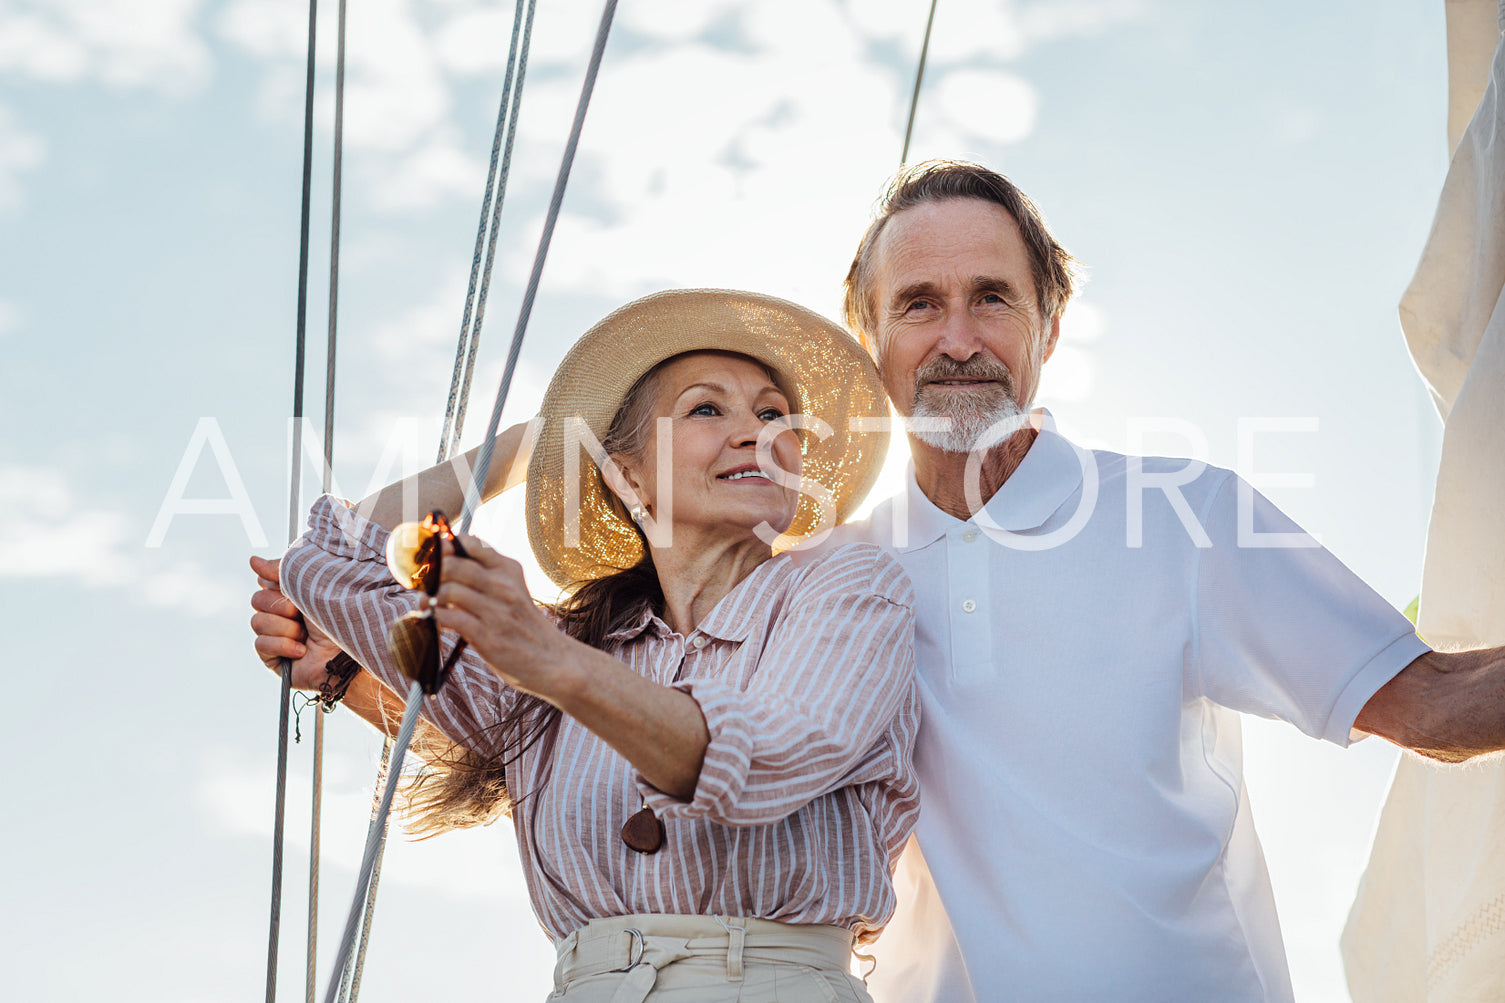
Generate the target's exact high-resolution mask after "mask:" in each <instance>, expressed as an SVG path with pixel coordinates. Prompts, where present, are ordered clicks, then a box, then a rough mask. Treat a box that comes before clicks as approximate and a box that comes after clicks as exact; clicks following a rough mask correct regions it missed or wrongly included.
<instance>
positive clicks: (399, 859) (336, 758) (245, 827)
mask: <svg viewBox="0 0 1505 1003" xmlns="http://www.w3.org/2000/svg"><path fill="white" fill-rule="evenodd" d="M269 678H270V677H269ZM310 713H311V712H310ZM309 721H310V714H309V713H305V714H304V715H303V727H304V736H305V740H307V736H308V734H309V731H310V729H311V727H312V726H311V725H310V723H309ZM335 723H336V722H335V720H334V719H330V723H329V725H327V727H330V726H333V725H334V724H335ZM340 723H344V722H340ZM346 746H348V743H338V744H337V743H334V742H327V743H326V750H325V760H324V776H323V791H322V801H323V804H322V808H323V810H322V812H321V813H320V826H319V827H320V840H319V843H320V863H321V865H322V866H327V867H330V868H339V869H340V870H342V871H344V872H346V873H349V874H354V872H355V870H356V868H357V867H358V866H359V864H360V860H361V852H362V848H363V847H364V845H365V839H366V826H367V822H368V820H369V818H370V814H371V791H372V787H373V785H374V783H373V782H374V779H375V772H376V771H375V768H374V767H373V766H372V765H371V764H369V763H367V762H364V761H363V757H361V756H359V755H356V754H352V753H350V752H348V751H345V747H346ZM238 759H239V757H232V756H231V755H229V754H228V753H226V752H223V751H210V752H208V753H207V754H206V755H205V756H204V761H205V765H204V766H203V768H202V770H201V772H200V775H199V781H198V785H197V791H196V795H197V801H198V805H199V809H200V810H201V811H202V812H203V813H204V814H205V815H206V816H208V817H209V818H210V819H211V820H212V821H213V822H214V824H216V825H217V826H218V827H219V828H220V829H221V830H223V831H226V832H229V833H233V834H235V835H241V836H250V837H254V838H257V839H262V840H266V841H267V842H270V840H271V835H272V812H271V811H270V810H268V808H269V806H270V805H272V804H273V800H274V798H275V794H276V776H275V773H274V771H273V770H271V769H269V768H268V767H267V766H266V765H265V764H258V765H255V766H252V765H251V764H249V763H247V762H241V761H238ZM311 794H312V786H311V784H310V782H309V780H308V777H307V776H306V775H305V774H303V773H302V772H301V771H290V772H289V775H288V786H287V818H286V820H285V823H284V830H283V831H284V834H285V839H286V841H287V845H288V847H289V849H290V851H293V850H296V851H301V852H302V853H304V854H306V853H307V852H308V845H309V839H308V834H309V816H310V811H309V806H310V802H311ZM382 881H383V882H384V883H385V882H387V881H395V882H397V883H399V884H403V885H408V886H411V887H416V888H423V889H427V890H431V891H436V892H439V893H441V894H444V895H447V896H449V897H451V898H455V899H463V900H470V901H482V902H488V903H492V904H495V903H497V902H510V903H515V904H518V905H521V904H524V903H526V902H527V901H528V893H527V886H526V885H525V883H524V880H523V875H522V865H521V864H520V862H519V861H518V859H517V843H516V838H515V836H514V835H513V833H512V827H511V823H509V822H507V821H505V820H502V821H498V822H497V823H495V824H494V825H490V826H486V827H484V828H481V829H470V830H464V831H460V832H452V833H446V834H445V835H443V836H440V837H438V838H436V839H432V840H425V841H423V842H418V843H414V842H410V841H408V840H407V839H405V838H404V835H403V831H402V823H401V820H400V819H395V818H394V819H393V823H392V829H391V835H390V838H389V839H388V841H387V853H386V857H385V858H384V860H383V863H382ZM335 884H336V886H338V887H345V885H344V883H343V882H336V883H335ZM336 913H337V914H339V915H343V914H344V906H340V907H339V908H338V909H337V910H336Z"/></svg>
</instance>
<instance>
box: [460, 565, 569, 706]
mask: <svg viewBox="0 0 1505 1003" xmlns="http://www.w3.org/2000/svg"><path fill="white" fill-rule="evenodd" d="M460 544H461V546H462V547H463V548H464V553H465V555H466V556H464V557H460V556H455V552H454V549H453V546H454V545H453V544H452V543H450V542H448V541H446V543H445V550H444V564H443V568H442V572H441V575H440V585H439V591H438V593H437V594H436V595H435V597H434V598H435V600H436V601H437V606H436V608H435V614H436V616H437V619H438V623H439V626H441V627H445V628H447V629H450V630H453V631H456V632H457V633H459V634H460V636H461V637H463V638H465V639H466V640H467V641H469V642H470V646H471V647H473V648H475V649H476V651H477V652H478V653H479V654H480V655H481V657H482V658H484V659H485V660H486V663H487V665H489V666H490V668H491V671H493V672H495V673H496V674H497V675H498V676H499V677H501V679H502V681H503V682H505V683H507V684H508V685H509V686H512V687H514V688H515V689H519V690H522V691H523V692H525V693H531V694H533V695H534V696H538V697H542V698H543V699H545V700H549V701H550V702H551V703H553V702H555V701H554V699H553V698H552V696H551V691H552V690H553V688H554V684H557V683H558V682H559V681H560V678H559V677H560V673H559V672H558V671H557V669H558V668H559V667H562V666H564V665H566V664H567V663H568V662H569V650H568V648H569V640H568V638H566V637H565V635H563V634H562V633H560V632H559V629H558V628H557V627H555V626H554V624H553V622H552V621H550V620H549V618H548V616H546V615H545V614H544V612H543V611H542V610H541V609H539V607H538V604H537V603H535V602H534V601H533V597H532V596H531V595H530V594H529V593H528V585H527V582H526V581H525V580H524V578H523V569H522V565H520V564H518V563H517V562H516V561H514V560H512V559H511V558H510V557H506V556H504V555H503V554H500V553H498V552H497V551H495V550H493V549H492V548H491V547H489V546H487V545H486V544H485V543H483V542H482V541H480V540H478V539H476V538H475V537H473V536H462V537H460Z"/></svg>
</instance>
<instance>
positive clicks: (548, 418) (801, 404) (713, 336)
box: [527, 289, 889, 587]
mask: <svg viewBox="0 0 1505 1003" xmlns="http://www.w3.org/2000/svg"><path fill="white" fill-rule="evenodd" d="M707 349H709V350H714V351H723V352H738V353H741V354H743V355H749V356H752V357H753V358H755V359H757V360H759V361H760V362H763V363H764V364H765V365H767V366H769V367H771V368H772V369H773V370H774V372H775V373H776V374H777V375H778V377H779V383H780V384H781V386H782V387H783V389H784V390H785V391H786V392H787V393H789V394H791V395H792V398H793V399H792V400H791V401H790V406H791V407H792V408H793V409H794V413H796V414H806V415H812V416H814V417H817V418H820V419H822V420H824V421H825V422H827V423H828V424H829V425H830V426H831V428H832V430H833V434H832V435H831V436H830V437H829V438H826V439H824V440H821V439H819V438H818V437H817V436H816V435H815V434H814V433H813V432H811V433H806V434H804V435H802V436H801V439H802V441H803V445H802V447H801V448H802V452H803V466H802V471H801V472H802V476H803V479H804V480H805V481H806V482H807V483H808V482H810V481H815V482H817V483H818V484H820V485H823V486H824V487H825V488H826V489H827V490H828V491H830V492H831V495H832V498H833V500H834V502H835V516H836V522H837V523H838V524H839V523H841V522H842V521H843V520H844V519H846V517H847V516H848V515H849V514H850V513H851V511H852V509H854V508H855V507H856V506H857V504H858V503H859V502H861V501H862V499H863V497H864V496H865V495H866V494H867V492H868V489H869V488H871V487H872V486H873V480H874V478H876V477H877V476H878V470H879V468H880V467H881V466H882V464H883V459H884V456H885V455H886V453H887V451H888V438H889V436H888V432H887V431H882V432H854V431H852V430H851V429H850V427H849V419H851V418H853V417H868V416H882V417H886V416H887V415H888V398H887V397H886V396H885V395H884V392H883V384H882V383H881V382H880V380H879V378H878V371H877V369H876V368H875V367H874V366H873V362H872V359H871V358H869V357H868V354H867V352H866V351H865V350H864V349H863V348H862V346H861V345H859V344H858V343H857V341H856V339H854V338H852V337H851V336H850V335H848V334H847V333H846V331H844V330H842V329H841V328H840V327H837V326H836V325H835V324H833V323H832V322H831V321H829V320H827V319H826V318H824V317H822V316H820V315H819V314H817V313H813V312H812V311H810V310H806V309H805V308H804V307H801V306H796V305H795V304H793V303H789V302H786V301H785V300H781V299H775V298H773V297H772V296H760V295H758V294H756V293H745V292H735V291H731V290H725V289H674V290H669V291H667V292H661V293H656V294H654V295H652V296H647V297H644V298H643V299H640V300H637V301H635V302H632V303H629V304H627V305H626V306H624V307H622V308H621V309H620V310H617V311H616V312H614V313H612V314H611V315H610V316H608V317H607V318H606V319H604V320H602V321H601V322H600V323H599V324H597V325H596V326H595V327H593V328H591V329H590V330H589V331H587V332H586V333H585V334H584V335H582V336H581V338H580V340H579V341H577V342H576V343H575V347H573V348H572V349H570V351H569V354H568V355H566V356H565V357H564V361H563V362H561V363H560V364H559V369H558V370H557V371H556V372H555V373H554V379H553V381H552V382H551V383H550V384H549V389H548V392H547V393H546V394H545V395H544V401H543V406H542V408H540V410H539V418H540V419H542V429H541V433H540V437H539V439H538V441H537V442H536V444H535V446H534V449H533V455H532V458H531V459H530V460H529V462H528V498H527V506H528V539H529V541H530V542H531V543H532V544H533V553H534V555H535V556H536V557H537V558H538V563H539V566H540V567H542V568H543V570H544V571H545V572H546V573H547V574H548V576H549V577H550V578H552V579H553V580H554V582H555V583H556V584H558V585H560V586H561V587H564V586H568V585H571V584H574V583H576V582H580V581H585V580H588V579H592V578H598V577H601V576H603V575H606V574H609V573H610V572H611V571H613V570H615V569H619V568H628V567H631V566H632V565H634V564H636V563H637V562H638V561H639V560H641V559H642V556H643V543H642V538H641V537H640V536H639V535H638V532H637V529H636V527H634V526H633V525H632V524H631V523H630V522H629V521H628V520H627V519H626V518H624V517H623V516H622V515H620V514H619V512H618V509H617V507H616V506H614V505H613V504H612V501H613V499H611V498H608V497H607V492H606V488H605V487H604V485H603V484H602V483H601V478H600V475H599V473H598V472H597V471H596V469H595V464H594V463H592V462H591V460H590V457H589V456H588V455H586V454H585V451H584V449H583V447H579V446H577V447H576V448H579V449H580V451H581V455H580V456H579V457H578V460H579V462H578V464H577V468H578V471H579V478H580V485H579V487H580V492H579V498H580V509H579V512H580V532H579V541H580V542H579V546H576V547H567V546H566V545H565V528H566V518H567V517H568V515H569V513H568V512H567V511H566V505H565V501H566V498H567V496H568V495H567V491H566V484H565V475H566V463H565V442H566V438H567V435H566V419H568V418H571V417H575V416H578V417H580V418H583V419H584V420H585V424H586V426H587V427H588V428H589V429H590V431H591V432H592V433H593V434H594V435H595V437H596V439H597V441H601V440H603V439H604V438H605V437H606V432H607V429H609V428H610V427H611V422H612V419H613V418H614V417H616V413H617V409H618V408H619V407H620V406H621V404H622V400H623V398H625V397H626V396H627V391H628V390H630V389H631V388H632V385H633V384H634V383H636V382H637V381H638V379H639V378H640V377H641V376H642V375H643V374H644V373H646V372H648V370H650V369H652V368H653V367H654V366H656V365H658V364H659V363H660V362H662V361H663V360H665V359H667V358H670V357H671V356H675V355H679V354H680V353H682V352H694V351H702V350H707ZM577 441H578V440H577ZM819 516H820V513H819V510H818V507H817V505H816V504H815V502H814V500H813V499H812V498H811V497H810V496H809V495H806V494H802V495H801V497H800V504H799V509H798V511H797V512H796V514H795V517H794V522H793V524H792V525H791V526H790V527H789V530H788V532H787V535H786V536H787V537H800V536H804V535H807V534H808V533H809V532H810V531H811V530H812V529H813V528H815V527H816V526H817V525H818V522H819Z"/></svg>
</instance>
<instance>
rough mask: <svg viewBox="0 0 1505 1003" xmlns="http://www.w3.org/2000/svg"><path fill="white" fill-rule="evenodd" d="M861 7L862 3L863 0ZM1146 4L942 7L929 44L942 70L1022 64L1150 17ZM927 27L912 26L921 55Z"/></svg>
mask: <svg viewBox="0 0 1505 1003" xmlns="http://www.w3.org/2000/svg"><path fill="white" fill-rule="evenodd" d="M859 2H860V0H859ZM1148 11H1149V5H1148V3H1146V2H1143V0H1037V2H1035V3H1029V4H1020V3H1010V2H994V3H992V4H966V5H960V6H958V5H950V6H948V5H946V4H941V5H940V7H939V8H938V9H937V12H936V17H935V27H934V30H933V32H932V35H931V39H930V59H931V60H932V61H933V62H934V64H935V65H938V66H946V65H951V64H955V63H965V62H985V63H987V64H990V65H991V64H997V63H998V62H1001V61H1008V60H1011V59H1018V58H1019V57H1020V56H1022V55H1024V53H1026V52H1028V51H1029V50H1031V49H1033V48H1036V47H1038V46H1039V45H1041V44H1042V43H1045V42H1050V41H1054V40H1056V39H1060V38H1067V37H1070V36H1074V35H1096V34H1101V33H1102V32H1104V31H1107V30H1109V29H1110V28H1113V27H1116V26H1117V25H1120V24H1124V23H1127V22H1130V21H1134V20H1138V19H1141V18H1143V17H1144V16H1146V14H1147V13H1148ZM924 27H925V26H924V23H923V22H920V23H919V24H912V25H911V26H910V27H908V28H907V29H906V30H905V31H904V32H902V33H901V37H909V38H912V39H913V40H914V41H913V43H912V45H913V48H914V51H915V54H916V55H918V54H919V49H920V40H921V39H922V38H923V33H924Z"/></svg>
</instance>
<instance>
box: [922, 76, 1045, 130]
mask: <svg viewBox="0 0 1505 1003" xmlns="http://www.w3.org/2000/svg"><path fill="white" fill-rule="evenodd" d="M929 106H930V109H931V110H932V111H933V112H936V113H939V114H940V115H941V116H943V117H944V118H945V119H946V120H947V122H949V123H950V124H951V125H952V126H953V127H954V128H956V129H958V130H961V131H962V132H963V133H970V134H972V135H973V136H976V137H978V138H979V139H981V140H983V141H984V142H987V143H1017V142H1019V141H1020V140H1021V139H1024V138H1026V137H1028V136H1029V134H1030V133H1032V132H1034V130H1035V118H1036V114H1037V112H1038V110H1039V106H1040V99H1039V96H1038V95H1037V94H1036V93H1035V88H1034V87H1033V86H1032V85H1031V84H1030V83H1029V81H1027V80H1025V79H1024V78H1023V77H1019V76H1015V75H1014V74H1012V73H1005V72H1003V71H1001V70H956V71H953V72H951V73H947V74H946V75H945V76H944V77H942V78H941V79H940V81H939V83H938V84H937V86H936V88H935V92H934V94H933V95H932V98H931V100H930V102H929Z"/></svg>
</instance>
